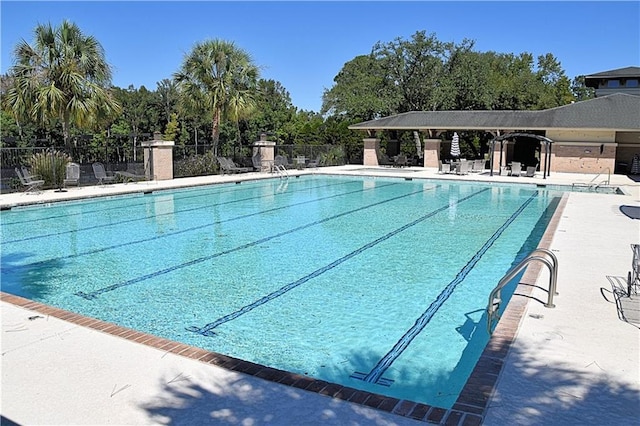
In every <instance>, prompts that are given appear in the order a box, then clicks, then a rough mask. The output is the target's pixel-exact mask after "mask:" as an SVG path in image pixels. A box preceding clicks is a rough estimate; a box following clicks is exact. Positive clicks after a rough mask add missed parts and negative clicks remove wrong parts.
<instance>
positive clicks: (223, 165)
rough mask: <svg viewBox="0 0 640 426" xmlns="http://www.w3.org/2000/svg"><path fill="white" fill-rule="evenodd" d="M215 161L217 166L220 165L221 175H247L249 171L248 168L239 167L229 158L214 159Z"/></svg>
mask: <svg viewBox="0 0 640 426" xmlns="http://www.w3.org/2000/svg"><path fill="white" fill-rule="evenodd" d="M216 159H217V160H218V164H220V171H221V172H222V174H225V173H227V174H233V173H247V172H250V171H251V168H250V167H240V166H238V165H237V164H236V163H234V162H233V160H231V159H230V158H227V157H216Z"/></svg>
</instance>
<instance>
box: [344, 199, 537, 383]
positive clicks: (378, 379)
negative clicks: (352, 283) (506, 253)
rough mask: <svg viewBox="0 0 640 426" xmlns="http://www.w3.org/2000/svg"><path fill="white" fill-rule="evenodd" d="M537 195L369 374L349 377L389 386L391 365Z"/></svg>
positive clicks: (510, 219) (495, 235)
mask: <svg viewBox="0 0 640 426" xmlns="http://www.w3.org/2000/svg"><path fill="white" fill-rule="evenodd" d="M537 195H538V192H535V193H534V194H533V195H532V196H531V197H529V198H528V199H527V200H526V201H525V202H524V203H523V204H522V205H521V206H520V207H519V208H518V209H517V210H516V211H515V212H514V213H513V214H512V215H511V217H509V219H507V220H506V221H505V222H504V223H503V224H502V225H501V226H500V228H498V230H497V231H496V232H494V234H493V235H492V236H491V237H490V238H489V239H488V240H487V241H486V242H485V243H484V245H483V246H482V247H481V248H480V250H478V251H477V252H476V254H474V255H473V257H472V258H471V259H470V260H469V262H467V264H466V265H465V266H464V267H463V268H462V269H461V270H460V272H458V274H457V275H456V277H455V278H454V279H453V280H452V281H451V282H450V283H449V284H447V286H446V287H445V288H444V289H443V290H442V292H440V294H439V295H438V297H437V298H436V299H435V300H434V301H433V302H432V303H431V305H430V306H429V307H428V308H427V310H426V311H424V313H423V314H422V315H420V317H419V318H418V319H417V320H416V322H415V323H414V325H413V326H412V327H411V328H410V329H409V330H407V332H406V333H405V334H404V335H403V336H402V337H401V338H400V339H399V340H398V341H397V342H396V344H395V345H394V346H393V348H392V349H391V350H390V351H389V352H388V353H387V354H386V355H385V356H384V357H383V358H382V359H380V361H378V363H377V364H376V365H375V367H373V369H372V370H371V371H370V372H369V374H365V373H361V372H355V373H354V374H352V375H351V376H350V377H352V378H354V379H358V380H363V381H365V382H368V383H377V384H380V385H383V386H390V385H391V383H392V382H393V381H392V380H390V379H385V378H383V377H382V375H383V374H384V373H385V372H386V371H387V369H388V368H389V367H391V364H393V363H394V362H395V360H396V359H398V357H399V356H400V355H401V354H402V352H404V351H405V349H407V347H408V346H409V345H410V344H411V342H412V341H413V339H415V338H416V337H417V336H418V334H420V332H421V331H422V330H424V328H425V327H426V326H427V324H429V322H430V321H431V319H432V318H433V316H434V315H435V314H436V312H438V310H439V309H440V307H441V306H442V305H443V304H444V302H446V301H447V299H448V298H449V297H450V296H451V294H452V293H453V291H454V290H455V288H456V287H457V286H458V284H460V283H461V282H462V281H463V280H464V279H465V278H466V276H467V275H468V274H469V272H471V271H472V270H473V268H474V267H475V265H476V264H477V263H478V261H480V259H481V258H482V256H483V255H484V254H485V253H486V252H487V250H489V248H490V247H491V246H492V245H493V243H494V242H495V241H496V240H497V239H498V238H500V236H501V235H502V233H503V232H504V231H505V230H506V229H507V228H508V227H509V225H510V224H511V223H512V222H513V221H514V220H516V218H517V217H518V216H520V214H521V213H522V212H523V211H524V210H525V209H526V208H527V206H528V205H529V204H531V202H532V201H533V200H534V198H535V197H536V196H537Z"/></svg>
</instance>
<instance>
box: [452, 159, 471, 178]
mask: <svg viewBox="0 0 640 426" xmlns="http://www.w3.org/2000/svg"><path fill="white" fill-rule="evenodd" d="M472 167H473V161H460V162H459V163H458V164H456V174H457V175H467V174H469V172H470V171H471V168H472Z"/></svg>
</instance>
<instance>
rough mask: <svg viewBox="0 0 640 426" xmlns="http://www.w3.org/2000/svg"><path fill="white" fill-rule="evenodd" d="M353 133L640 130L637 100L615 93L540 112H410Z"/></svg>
mask: <svg viewBox="0 0 640 426" xmlns="http://www.w3.org/2000/svg"><path fill="white" fill-rule="evenodd" d="M349 128H350V129H354V130H430V129H431V130H433V129H448V130H456V129H463V130H496V129H527V130H547V129H585V130H586V129H591V130H598V129H610V130H617V131H638V130H640V96H634V95H628V94H624V93H616V94H612V95H609V96H603V97H601V98H594V99H589V100H586V101H582V102H576V103H573V104H570V105H564V106H561V107H557V108H551V109H546V110H541V111H412V112H406V113H403V114H397V115H392V116H389V117H384V118H380V119H377V120H371V121H366V122H363V123H358V124H353V125H351V126H349Z"/></svg>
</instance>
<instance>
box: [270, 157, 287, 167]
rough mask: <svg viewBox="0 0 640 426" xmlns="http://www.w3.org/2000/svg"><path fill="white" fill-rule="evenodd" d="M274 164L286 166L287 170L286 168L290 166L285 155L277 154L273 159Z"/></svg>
mask: <svg viewBox="0 0 640 426" xmlns="http://www.w3.org/2000/svg"><path fill="white" fill-rule="evenodd" d="M273 165H274V166H276V167H284V169H285V170H286V168H287V167H288V166H289V162H288V161H287V157H285V156H284V155H276V157H275V158H274V159H273Z"/></svg>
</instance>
